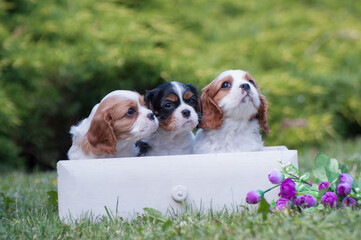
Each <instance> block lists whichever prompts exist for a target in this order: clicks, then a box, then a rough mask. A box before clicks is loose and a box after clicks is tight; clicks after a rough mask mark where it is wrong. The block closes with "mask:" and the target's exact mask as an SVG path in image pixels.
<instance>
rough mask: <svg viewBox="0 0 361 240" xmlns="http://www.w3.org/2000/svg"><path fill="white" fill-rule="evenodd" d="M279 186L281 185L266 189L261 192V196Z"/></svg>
mask: <svg viewBox="0 0 361 240" xmlns="http://www.w3.org/2000/svg"><path fill="white" fill-rule="evenodd" d="M279 186H281V184H277V185H276V186H273V187H271V188H269V189H267V190H266V191H264V192H263V194H266V193H267V192H269V191H271V190H272V189H275V188H276V187H279Z"/></svg>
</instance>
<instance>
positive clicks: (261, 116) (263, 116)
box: [257, 94, 270, 133]
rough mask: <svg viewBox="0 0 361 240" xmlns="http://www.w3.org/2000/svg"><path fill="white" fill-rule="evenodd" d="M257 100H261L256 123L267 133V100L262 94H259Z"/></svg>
mask: <svg viewBox="0 0 361 240" xmlns="http://www.w3.org/2000/svg"><path fill="white" fill-rule="evenodd" d="M259 99H260V100H261V105H260V106H259V109H258V114H257V118H258V122H259V125H260V127H261V128H262V129H263V130H264V131H265V132H267V133H269V132H270V130H269V126H268V122H267V109H268V104H267V100H266V98H265V97H264V96H263V95H262V94H259Z"/></svg>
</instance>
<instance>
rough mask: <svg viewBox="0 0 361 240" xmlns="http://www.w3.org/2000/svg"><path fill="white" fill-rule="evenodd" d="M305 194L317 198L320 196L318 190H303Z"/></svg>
mask: <svg viewBox="0 0 361 240" xmlns="http://www.w3.org/2000/svg"><path fill="white" fill-rule="evenodd" d="M305 194H311V195H312V196H314V197H315V198H317V197H318V192H316V191H312V190H311V191H303V192H302V195H305Z"/></svg>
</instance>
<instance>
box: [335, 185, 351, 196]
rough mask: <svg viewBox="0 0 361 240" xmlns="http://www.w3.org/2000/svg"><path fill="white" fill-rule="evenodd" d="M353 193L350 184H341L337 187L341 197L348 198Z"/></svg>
mask: <svg viewBox="0 0 361 240" xmlns="http://www.w3.org/2000/svg"><path fill="white" fill-rule="evenodd" d="M350 192H351V185H350V184H348V183H340V184H339V185H338V186H337V193H338V195H340V196H347V195H348V194H349V193H350Z"/></svg>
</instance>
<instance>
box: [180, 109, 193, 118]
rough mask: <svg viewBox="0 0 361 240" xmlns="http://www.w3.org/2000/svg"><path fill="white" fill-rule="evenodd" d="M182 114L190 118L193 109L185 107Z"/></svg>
mask: <svg viewBox="0 0 361 240" xmlns="http://www.w3.org/2000/svg"><path fill="white" fill-rule="evenodd" d="M182 115H183V117H185V118H189V116H190V115H191V111H189V110H188V109H184V110H183V111H182Z"/></svg>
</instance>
